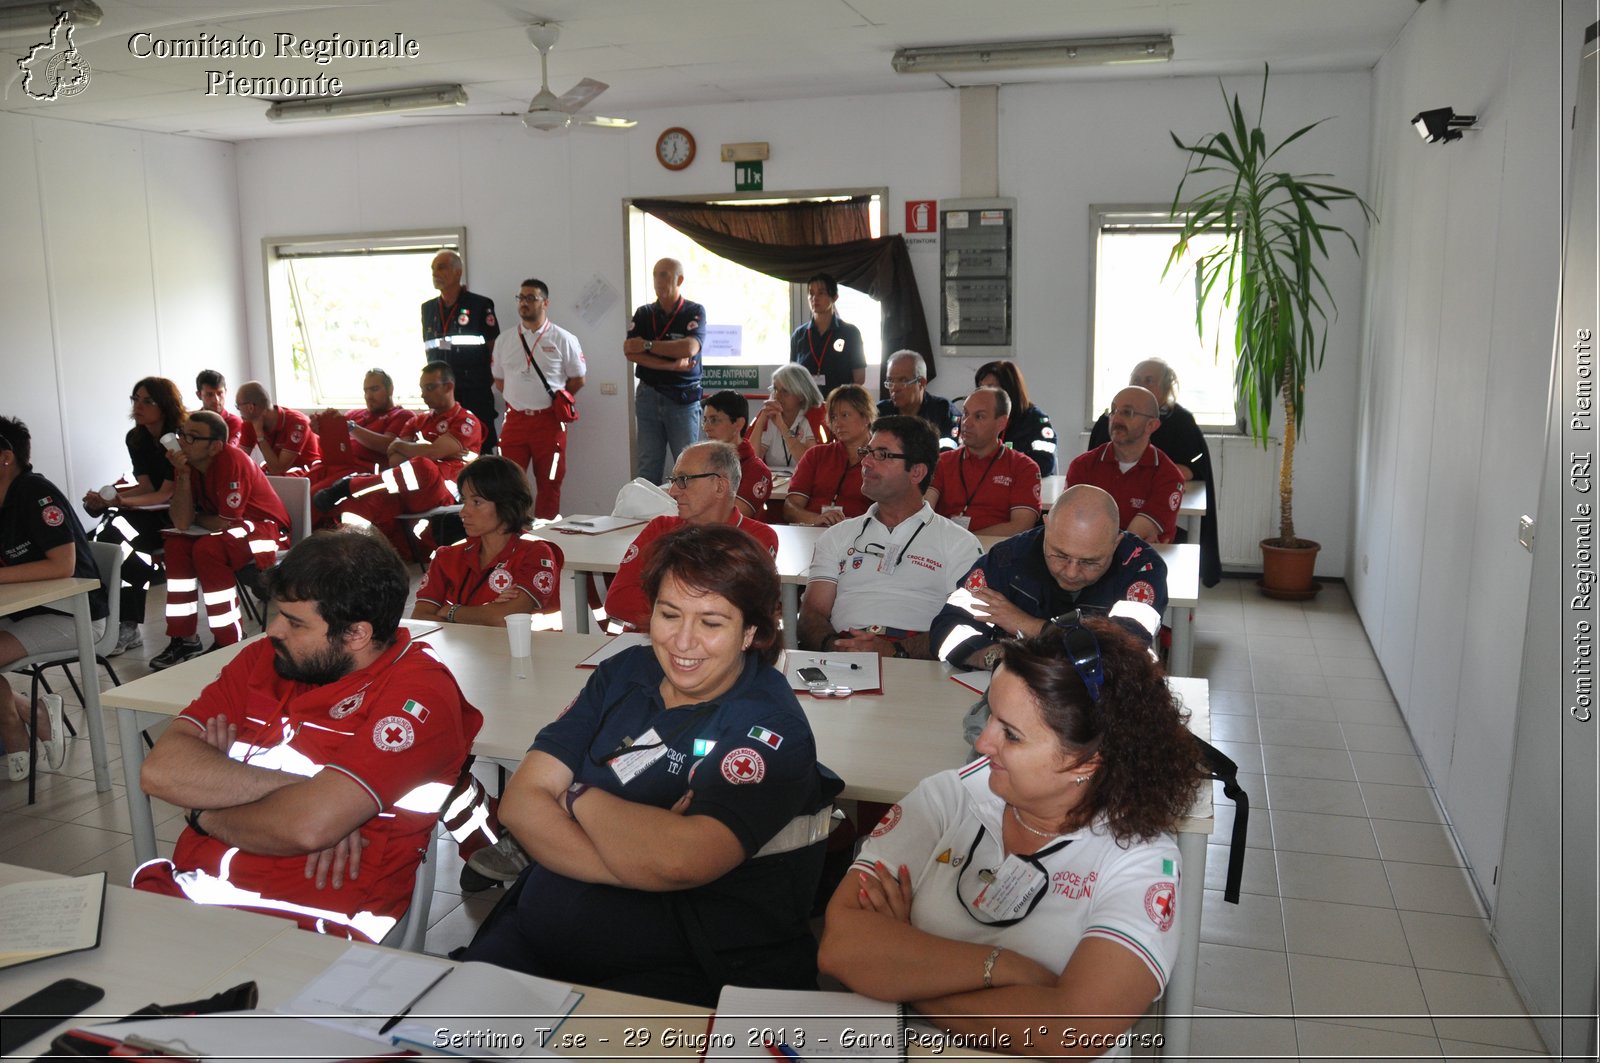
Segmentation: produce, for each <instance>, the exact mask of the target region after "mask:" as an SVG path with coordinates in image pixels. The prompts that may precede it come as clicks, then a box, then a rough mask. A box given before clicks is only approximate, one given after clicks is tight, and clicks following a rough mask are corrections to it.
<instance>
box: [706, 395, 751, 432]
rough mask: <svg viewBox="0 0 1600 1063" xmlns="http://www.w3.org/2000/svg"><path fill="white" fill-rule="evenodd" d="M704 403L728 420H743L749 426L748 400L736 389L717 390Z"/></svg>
mask: <svg viewBox="0 0 1600 1063" xmlns="http://www.w3.org/2000/svg"><path fill="white" fill-rule="evenodd" d="M705 404H706V405H707V406H709V407H711V408H712V409H713V410H716V411H718V412H719V413H721V414H722V415H723V416H724V417H726V418H727V419H728V420H730V421H739V420H741V419H742V420H743V421H744V423H745V427H746V428H748V427H750V400H749V399H747V398H745V397H744V396H743V395H741V394H739V393H738V392H737V391H719V392H717V393H716V394H715V395H712V396H711V397H710V398H708V399H706V400H705Z"/></svg>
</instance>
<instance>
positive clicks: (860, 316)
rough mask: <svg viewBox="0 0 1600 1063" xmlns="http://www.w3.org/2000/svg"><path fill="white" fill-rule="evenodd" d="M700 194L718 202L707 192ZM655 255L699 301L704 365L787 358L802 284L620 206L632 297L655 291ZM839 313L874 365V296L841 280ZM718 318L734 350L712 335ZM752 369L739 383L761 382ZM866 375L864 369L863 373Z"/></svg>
mask: <svg viewBox="0 0 1600 1063" xmlns="http://www.w3.org/2000/svg"><path fill="white" fill-rule="evenodd" d="M708 202H725V200H717V199H709V198H708ZM740 202H767V203H771V202H784V201H783V200H770V199H769V200H758V201H750V200H741V201H740ZM871 218H872V235H873V236H879V235H881V232H882V202H881V199H880V198H879V197H877V196H874V197H873V200H872V207H871ZM663 258H675V259H677V260H678V261H679V262H682V263H683V271H684V276H685V280H684V284H683V294H684V296H685V297H686V298H689V299H692V300H694V301H695V302H697V303H700V304H702V305H704V306H705V308H706V326H707V332H708V337H709V338H708V339H707V340H706V341H703V342H704V343H705V348H704V354H703V355H702V361H703V365H704V366H705V368H707V369H717V368H719V367H720V368H733V367H748V368H750V369H751V370H755V369H757V368H758V367H766V366H778V365H782V364H783V363H785V362H787V361H788V360H789V336H790V334H791V333H793V332H794V330H795V329H797V328H799V327H800V326H801V325H803V324H804V323H805V322H807V321H809V320H810V318H811V309H810V307H809V306H808V304H807V302H806V286H805V285H804V284H791V283H789V282H787V281H781V280H779V279H777V278H776V277H769V276H768V275H766V274H765V273H758V272H756V271H755V270H752V269H748V268H746V267H744V266H741V265H739V264H738V263H737V262H731V261H729V260H728V259H725V258H723V257H721V256H720V255H717V254H713V253H712V252H711V251H708V250H706V249H705V248H704V247H701V246H700V245H699V244H697V243H695V242H694V241H693V240H691V239H689V237H687V236H685V235H683V234H682V233H680V232H678V231H677V230H676V229H674V228H672V226H670V225H667V224H666V223H665V222H663V221H661V220H660V219H658V218H655V217H652V216H651V215H649V214H646V213H645V212H644V211H641V210H637V209H635V208H633V207H631V206H630V207H629V208H628V271H629V282H630V287H631V291H632V299H633V305H635V306H638V305H642V304H644V303H648V302H650V301H651V300H652V299H654V298H655V295H654V290H655V289H654V285H653V282H652V281H651V277H650V271H651V269H652V268H653V267H654V266H655V264H656V263H657V262H659V261H660V260H661V259H663ZM837 313H838V315H839V317H841V318H842V319H844V320H845V321H848V322H849V323H850V324H852V325H854V326H856V327H857V328H859V329H860V330H861V341H862V347H863V348H864V349H865V351H866V356H867V363H868V364H869V365H877V364H878V363H879V361H881V360H882V357H883V330H882V328H881V325H880V320H879V318H880V315H879V308H878V302H877V300H875V299H873V298H872V297H871V296H868V295H866V294H864V293H862V292H858V291H856V290H854V289H852V288H849V287H846V286H845V285H843V284H841V285H840V286H839V301H838V304H837ZM719 326H723V327H725V328H726V327H729V326H731V327H732V329H736V330H737V332H736V334H735V333H733V332H731V331H730V332H727V333H725V334H724V335H725V336H726V337H727V340H728V341H736V345H737V352H738V353H737V355H734V354H731V353H729V354H724V353H720V352H722V351H725V350H729V349H730V348H729V347H727V346H724V343H723V342H720V341H719V337H718V334H717V330H718V327H719ZM768 375H770V374H767V373H759V374H757V376H756V378H755V382H754V383H752V384H750V385H744V384H742V383H741V385H740V386H749V387H763V388H764V387H765V386H766V383H767V380H766V378H767V376H768ZM867 376H868V379H869V380H870V379H872V378H873V374H872V373H868V374H867Z"/></svg>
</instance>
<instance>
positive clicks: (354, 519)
mask: <svg viewBox="0 0 1600 1063" xmlns="http://www.w3.org/2000/svg"><path fill="white" fill-rule="evenodd" d="M339 523H340V524H348V525H350V526H351V527H353V528H370V527H371V526H372V522H371V521H370V520H368V519H367V518H366V517H363V516H362V515H361V514H359V513H351V512H350V511H349V510H345V511H344V512H342V513H340V514H339Z"/></svg>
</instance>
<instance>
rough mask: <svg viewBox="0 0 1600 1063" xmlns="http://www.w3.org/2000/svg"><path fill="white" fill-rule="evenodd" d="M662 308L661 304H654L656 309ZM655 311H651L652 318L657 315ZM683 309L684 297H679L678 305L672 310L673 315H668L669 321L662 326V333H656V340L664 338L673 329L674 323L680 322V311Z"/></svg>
mask: <svg viewBox="0 0 1600 1063" xmlns="http://www.w3.org/2000/svg"><path fill="white" fill-rule="evenodd" d="M660 306H661V304H660V303H656V304H654V307H655V309H659V308H660ZM655 309H652V311H651V316H652V317H653V316H654V314H655ZM682 309H683V296H681V295H680V296H678V305H677V306H675V307H673V308H672V313H670V314H668V315H667V320H666V321H664V322H663V323H662V325H661V331H659V332H657V333H656V339H658V340H659V339H660V338H661V337H662V336H665V335H666V334H667V330H668V329H670V328H671V327H672V323H673V322H674V321H676V320H678V311H680V310H682ZM652 342H654V341H652Z"/></svg>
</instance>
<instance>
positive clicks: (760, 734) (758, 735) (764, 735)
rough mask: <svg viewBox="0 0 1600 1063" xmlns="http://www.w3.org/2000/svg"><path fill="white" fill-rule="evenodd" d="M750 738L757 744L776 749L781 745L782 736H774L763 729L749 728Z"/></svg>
mask: <svg viewBox="0 0 1600 1063" xmlns="http://www.w3.org/2000/svg"><path fill="white" fill-rule="evenodd" d="M750 737H751V738H754V739H755V740H756V741H757V742H761V743H763V744H764V745H766V746H767V747H768V748H771V749H777V748H778V747H779V746H781V745H783V736H782V735H780V734H774V733H773V732H771V731H769V730H767V729H766V728H765V727H752V728H750Z"/></svg>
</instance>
